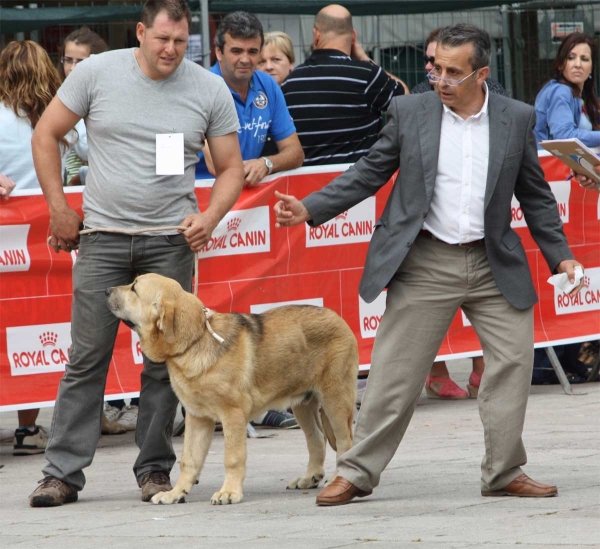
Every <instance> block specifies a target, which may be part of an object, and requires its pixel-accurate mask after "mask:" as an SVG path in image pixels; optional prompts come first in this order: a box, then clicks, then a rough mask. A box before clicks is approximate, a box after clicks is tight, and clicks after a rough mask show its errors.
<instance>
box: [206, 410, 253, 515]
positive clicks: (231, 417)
mask: <svg viewBox="0 0 600 549" xmlns="http://www.w3.org/2000/svg"><path fill="white" fill-rule="evenodd" d="M221 421H222V422H223V436H224V439H225V480H224V482H223V486H221V489H220V490H219V491H218V492H215V493H214V494H213V496H212V498H210V502H211V503H212V504H213V505H226V504H228V503H239V502H240V501H242V499H243V497H244V493H243V488H242V484H243V482H244V478H245V477H246V424H247V418H246V416H245V414H244V413H243V412H242V410H230V411H228V413H227V416H226V417H223V418H222V420H221Z"/></svg>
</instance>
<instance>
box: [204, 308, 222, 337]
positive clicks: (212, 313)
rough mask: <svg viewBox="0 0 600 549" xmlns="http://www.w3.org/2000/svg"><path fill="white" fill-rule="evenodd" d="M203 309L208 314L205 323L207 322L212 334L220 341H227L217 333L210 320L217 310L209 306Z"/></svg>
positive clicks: (207, 327)
mask: <svg viewBox="0 0 600 549" xmlns="http://www.w3.org/2000/svg"><path fill="white" fill-rule="evenodd" d="M203 311H204V315H205V316H206V320H205V321H204V324H206V329H207V330H208V331H209V333H210V335H211V336H213V337H214V338H215V339H216V340H217V341H218V342H219V343H225V340H224V339H223V338H222V337H221V336H220V335H219V334H217V333H215V331H214V330H213V329H212V326H211V325H210V322H209V320H210V318H211V317H212V316H213V315H214V314H215V312H214V311H212V310H210V309H209V308H208V307H204V308H203Z"/></svg>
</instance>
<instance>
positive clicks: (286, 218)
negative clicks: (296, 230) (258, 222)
mask: <svg viewBox="0 0 600 549" xmlns="http://www.w3.org/2000/svg"><path fill="white" fill-rule="evenodd" d="M275 198H278V199H279V202H277V204H275V206H274V207H273V209H274V210H275V219H276V223H275V227H276V228H277V229H281V227H293V226H294V225H300V223H305V222H306V221H310V220H311V219H312V217H311V215H310V214H309V213H308V210H307V209H306V208H305V207H304V204H302V202H300V200H298V199H297V198H296V197H295V196H292V195H289V194H282V193H280V192H278V191H275Z"/></svg>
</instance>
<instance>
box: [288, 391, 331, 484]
mask: <svg viewBox="0 0 600 549" xmlns="http://www.w3.org/2000/svg"><path fill="white" fill-rule="evenodd" d="M319 406H320V403H319V399H318V398H316V397H315V396H313V397H312V398H311V399H310V400H309V401H308V402H302V403H300V404H296V405H295V406H293V407H292V410H293V412H294V416H295V417H296V421H297V422H298V425H300V427H301V428H302V431H304V436H305V437H306V446H307V447H308V467H307V468H306V474H305V475H304V476H303V477H298V478H296V479H294V480H292V481H291V482H290V483H289V484H288V486H287V488H288V490H294V489H296V488H297V489H299V490H305V489H307V488H317V487H318V486H319V482H321V479H322V478H323V477H324V476H325V469H324V468H323V464H324V463H325V448H326V446H325V444H326V443H325V433H324V432H323V428H322V426H321V421H320V418H319Z"/></svg>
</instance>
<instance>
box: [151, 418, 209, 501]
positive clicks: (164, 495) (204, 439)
mask: <svg viewBox="0 0 600 549" xmlns="http://www.w3.org/2000/svg"><path fill="white" fill-rule="evenodd" d="M214 432H215V422H214V421H213V420H212V419H208V418H205V417H202V418H199V417H194V416H193V415H191V414H190V412H189V411H188V413H187V415H186V417H185V436H184V439H183V455H182V457H181V462H180V468H181V471H180V474H179V479H178V480H177V484H176V485H175V487H174V488H173V489H172V490H171V491H169V492H159V493H158V494H156V495H155V496H154V497H153V498H152V503H155V504H162V503H165V504H167V503H185V496H187V495H188V494H189V493H190V490H191V489H192V486H193V485H194V484H195V482H196V479H197V478H198V476H199V475H200V471H201V470H202V467H203V466H204V460H205V459H206V455H207V454H208V449H209V448H210V443H211V442H212V439H213V434H214Z"/></svg>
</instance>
